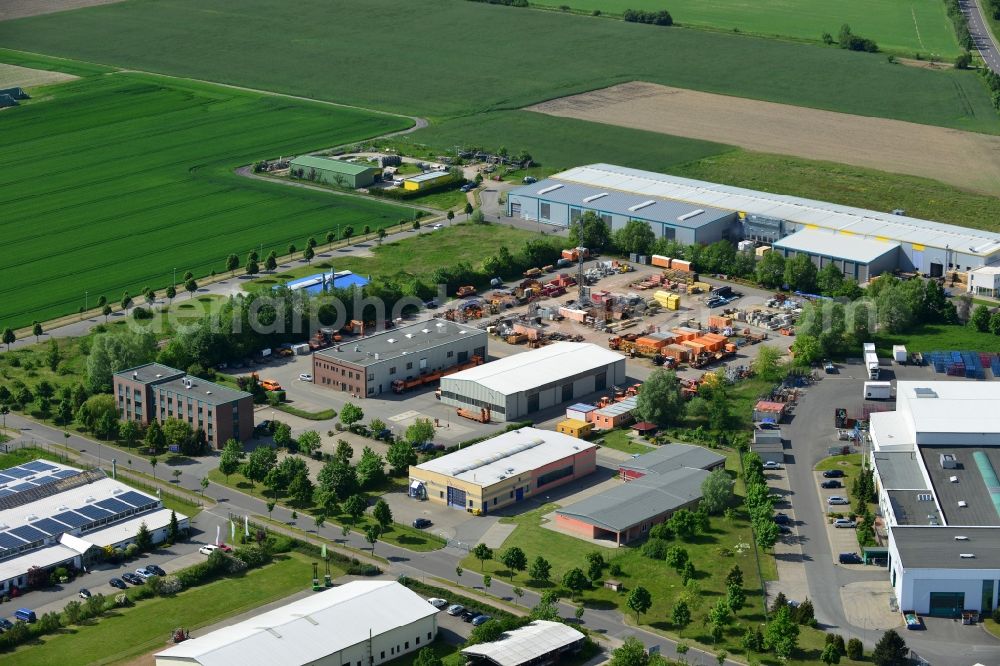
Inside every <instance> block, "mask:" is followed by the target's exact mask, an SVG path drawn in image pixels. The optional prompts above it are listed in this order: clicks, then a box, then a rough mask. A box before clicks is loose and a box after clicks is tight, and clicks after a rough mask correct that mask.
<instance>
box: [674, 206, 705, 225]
mask: <svg viewBox="0 0 1000 666" xmlns="http://www.w3.org/2000/svg"><path fill="white" fill-rule="evenodd" d="M704 212H705V210H704V209H703V208H699V209H698V210H693V211H691V212H690V213H684V214H683V215H681V216H680V217H678V218H677V221H678V222H684V221H685V220H690V219H691V218H692V217H698V216H699V215H701V214H702V213H704Z"/></svg>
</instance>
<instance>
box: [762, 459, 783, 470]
mask: <svg viewBox="0 0 1000 666" xmlns="http://www.w3.org/2000/svg"><path fill="white" fill-rule="evenodd" d="M763 467H764V469H781V463H779V462H774V461H773V460H768V461H767V462H766V463H764V465H763Z"/></svg>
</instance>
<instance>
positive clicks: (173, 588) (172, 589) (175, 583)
mask: <svg viewBox="0 0 1000 666" xmlns="http://www.w3.org/2000/svg"><path fill="white" fill-rule="evenodd" d="M183 589H184V586H183V585H181V581H180V579H179V578H178V577H177V576H164V577H163V578H161V579H160V595H162V596H166V597H168V596H171V595H174V594H177V593H178V592H180V591H181V590H183Z"/></svg>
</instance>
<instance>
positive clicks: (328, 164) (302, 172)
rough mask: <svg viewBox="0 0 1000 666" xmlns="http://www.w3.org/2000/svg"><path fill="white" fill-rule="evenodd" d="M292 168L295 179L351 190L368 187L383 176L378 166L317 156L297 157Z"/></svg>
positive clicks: (291, 164) (291, 165)
mask: <svg viewBox="0 0 1000 666" xmlns="http://www.w3.org/2000/svg"><path fill="white" fill-rule="evenodd" d="M290 167H291V170H292V171H291V173H292V176H294V177H295V178H302V179H304V180H313V181H316V182H318V183H323V184H325V185H339V186H340V187H349V188H351V189H358V188H359V187H368V186H369V185H371V184H372V183H374V182H375V181H376V180H378V179H379V178H380V177H381V175H382V170H381V169H379V168H378V167H376V166H370V165H366V164H355V163H354V162H344V161H343V160H335V159H332V158H330V157H317V156H316V155H301V156H299V157H296V158H295V159H293V160H292V161H291V162H290Z"/></svg>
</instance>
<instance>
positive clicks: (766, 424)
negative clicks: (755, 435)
mask: <svg viewBox="0 0 1000 666" xmlns="http://www.w3.org/2000/svg"><path fill="white" fill-rule="evenodd" d="M757 430H781V426H780V425H778V424H777V423H771V422H770V421H762V422H761V423H758V424H757Z"/></svg>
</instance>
